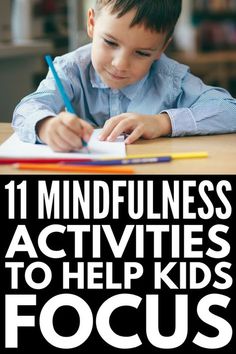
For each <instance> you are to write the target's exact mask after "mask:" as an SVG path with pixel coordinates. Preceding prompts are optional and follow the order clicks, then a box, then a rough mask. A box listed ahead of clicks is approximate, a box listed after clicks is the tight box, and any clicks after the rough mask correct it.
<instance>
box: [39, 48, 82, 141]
mask: <svg viewBox="0 0 236 354" xmlns="http://www.w3.org/2000/svg"><path fill="white" fill-rule="evenodd" d="M45 60H46V62H47V64H48V66H49V68H50V69H51V71H52V74H53V77H54V79H55V81H56V85H57V88H58V90H59V92H60V94H61V97H62V99H63V102H64V104H65V107H66V109H67V111H68V112H70V113H73V114H76V113H75V110H74V108H73V106H72V104H71V102H70V100H69V97H68V96H67V94H66V91H65V89H64V87H63V85H62V82H61V80H60V78H59V76H58V74H57V72H56V69H55V67H54V64H53V61H52V58H51V56H50V55H45ZM81 141H82V145H83V146H84V147H87V146H88V144H87V142H86V141H84V140H83V139H82V138H81Z"/></svg>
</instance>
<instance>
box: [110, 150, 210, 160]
mask: <svg viewBox="0 0 236 354" xmlns="http://www.w3.org/2000/svg"><path fill="white" fill-rule="evenodd" d="M161 156H170V157H171V158H172V159H173V160H177V159H195V158H205V157H208V156H209V155H208V152H206V151H193V152H165V153H164V152H163V153H152V154H136V155H135V154H134V155H132V154H130V155H127V156H126V158H127V159H137V158H152V157H161ZM108 159H109V158H108Z"/></svg>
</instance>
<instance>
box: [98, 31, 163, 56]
mask: <svg viewBox="0 0 236 354" xmlns="http://www.w3.org/2000/svg"><path fill="white" fill-rule="evenodd" d="M104 34H105V36H106V37H109V38H110V39H113V40H114V41H115V42H119V40H118V39H117V38H115V37H113V36H112V35H111V34H109V33H104ZM137 50H147V51H150V52H155V51H156V50H158V48H137Z"/></svg>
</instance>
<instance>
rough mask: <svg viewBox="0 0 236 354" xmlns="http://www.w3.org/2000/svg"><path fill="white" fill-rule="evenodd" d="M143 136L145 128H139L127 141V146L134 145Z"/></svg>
mask: <svg viewBox="0 0 236 354" xmlns="http://www.w3.org/2000/svg"><path fill="white" fill-rule="evenodd" d="M142 135H143V126H141V125H139V126H137V127H136V128H135V129H134V130H133V131H132V133H131V134H130V135H129V136H128V137H127V138H126V139H125V144H132V143H133V142H134V141H136V140H138V139H139V138H141V136H142Z"/></svg>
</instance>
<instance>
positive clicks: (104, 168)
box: [14, 163, 134, 174]
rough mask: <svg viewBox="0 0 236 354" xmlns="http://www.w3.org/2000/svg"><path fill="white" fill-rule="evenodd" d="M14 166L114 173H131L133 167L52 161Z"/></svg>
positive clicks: (33, 168)
mask: <svg viewBox="0 0 236 354" xmlns="http://www.w3.org/2000/svg"><path fill="white" fill-rule="evenodd" d="M14 167H15V168H17V169H19V170H38V171H58V172H77V173H114V174H132V173H134V169H133V168H131V167H126V166H125V167H123V166H119V167H117V166H78V165H63V164H54V163H51V164H50V163H40V164H36V163H18V164H14Z"/></svg>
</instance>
